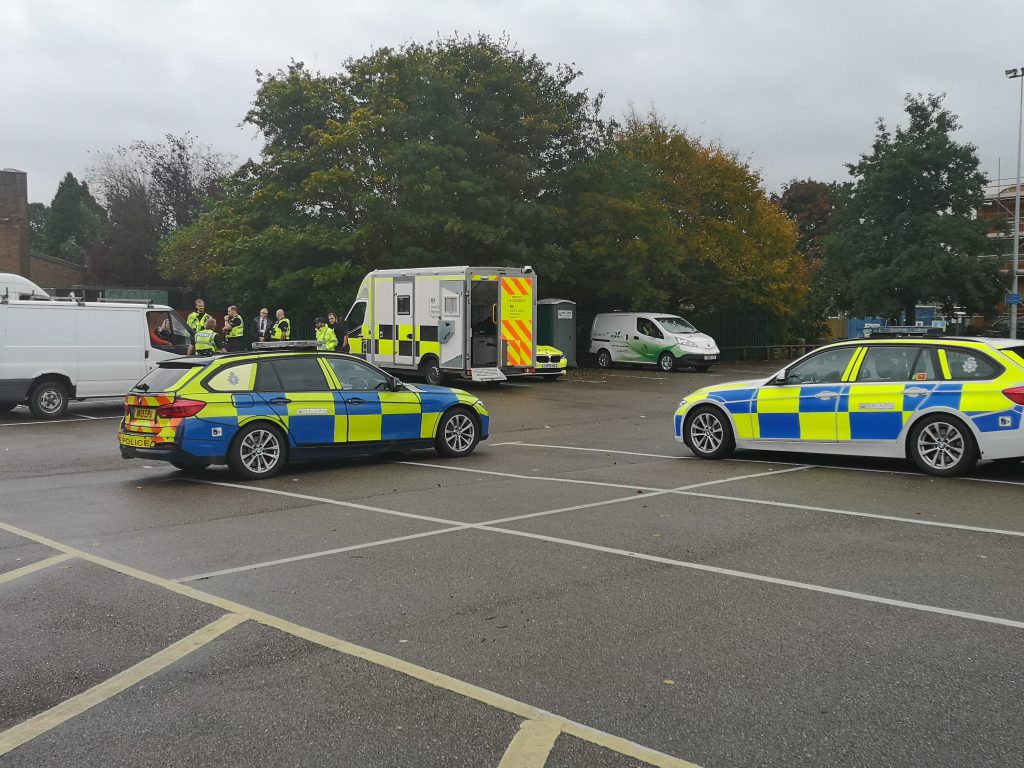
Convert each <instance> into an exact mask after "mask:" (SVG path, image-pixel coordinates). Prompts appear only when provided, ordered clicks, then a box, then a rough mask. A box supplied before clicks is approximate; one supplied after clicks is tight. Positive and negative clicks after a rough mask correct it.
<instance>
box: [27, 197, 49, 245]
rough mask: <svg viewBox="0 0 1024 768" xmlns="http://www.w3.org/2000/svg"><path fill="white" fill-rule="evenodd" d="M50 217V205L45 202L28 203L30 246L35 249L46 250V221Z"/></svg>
mask: <svg viewBox="0 0 1024 768" xmlns="http://www.w3.org/2000/svg"><path fill="white" fill-rule="evenodd" d="M49 218H50V206H48V205H46V204H45V203H29V204H28V230H29V240H28V247H29V248H31V249H32V250H33V251H39V252H41V253H43V252H45V251H46V223H47V221H48V220H49Z"/></svg>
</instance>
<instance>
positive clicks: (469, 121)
mask: <svg viewBox="0 0 1024 768" xmlns="http://www.w3.org/2000/svg"><path fill="white" fill-rule="evenodd" d="M579 74H580V73H579V72H578V71H576V70H574V69H572V68H570V67H566V66H554V67H553V66H551V65H548V64H546V63H544V62H542V61H540V60H539V59H538V58H537V57H536V56H529V55H527V54H525V53H524V52H522V51H520V50H517V49H515V48H513V47H512V46H511V45H510V44H509V43H508V41H507V40H505V39H500V40H493V39H491V38H489V37H487V36H483V35H481V36H478V37H475V38H448V39H443V40H438V41H436V42H433V43H429V44H426V45H424V44H419V43H410V44H408V45H406V46H404V47H402V48H399V49H391V48H382V49H379V50H377V51H374V52H373V53H371V54H370V55H368V56H365V57H362V58H359V59H352V60H349V61H348V62H346V64H345V67H344V70H343V71H342V72H341V73H339V74H337V75H320V74H316V73H312V72H310V71H309V70H307V69H306V67H305V66H304V65H303V64H301V63H292V65H291V66H289V67H288V68H287V69H286V70H284V71H279V72H277V73H275V74H273V75H269V76H262V75H261V76H260V86H259V90H258V92H257V94H256V98H255V100H254V103H253V107H252V109H251V110H250V112H249V114H248V115H247V117H246V121H247V122H248V123H250V124H252V125H253V126H255V127H256V128H257V129H258V130H259V131H260V132H261V133H262V134H263V136H264V137H265V138H266V146H265V148H264V150H263V155H262V157H261V159H260V161H259V162H251V163H248V164H246V165H245V166H243V168H242V169H240V171H239V172H238V173H237V174H235V176H234V177H233V178H232V179H231V181H230V183H229V184H228V189H227V196H226V198H225V199H224V200H223V201H222V202H219V203H217V204H215V205H213V206H211V207H210V208H209V209H208V210H207V211H206V212H204V214H203V215H202V217H201V218H200V221H199V222H197V223H196V224H195V225H193V227H192V228H190V229H192V230H193V231H191V232H185V231H183V232H180V233H177V234H176V235H175V236H174V237H171V238H169V239H168V240H167V242H166V243H165V245H164V247H163V249H162V256H161V261H162V265H163V269H164V273H165V274H166V275H168V276H173V279H175V280H179V281H180V280H190V281H193V282H197V281H198V280H199V279H204V278H206V279H215V280H216V281H219V284H221V285H224V286H226V285H231V286H242V287H243V290H244V293H245V294H246V295H251V296H254V297H255V296H257V295H262V294H266V293H267V292H268V291H269V292H270V293H271V295H273V296H277V297H279V298H280V300H281V301H285V302H288V303H290V304H291V305H293V306H294V305H295V302H297V301H302V300H303V299H304V298H305V297H306V295H307V294H308V290H307V289H308V284H309V281H310V280H312V281H316V280H318V279H319V278H318V277H317V276H318V275H320V274H329V275H331V276H332V279H334V278H336V277H338V275H339V274H341V272H342V271H344V272H345V274H346V275H351V276H352V277H346V279H347V280H348V283H347V284H346V286H345V289H344V292H345V293H346V295H350V294H351V291H352V290H354V288H355V284H354V283H355V279H356V278H355V276H356V275H358V274H361V273H363V272H365V271H366V270H367V269H373V268H382V267H395V266H407V267H412V266H424V265H439V264H453V263H498V264H527V263H528V264H532V265H533V266H535V267H536V268H537V269H539V270H546V271H547V272H554V271H557V270H558V269H560V268H562V267H563V265H564V263H565V251H564V240H565V230H564V224H565V209H564V207H563V203H562V199H561V191H562V189H563V187H564V180H565V178H566V177H567V175H568V173H569V172H570V170H571V169H572V168H573V167H574V166H575V165H576V164H577V163H578V162H579V161H580V160H582V159H584V158H586V157H588V156H589V155H590V154H591V153H592V152H593V151H594V148H595V147H596V145H597V143H598V142H599V140H600V122H599V121H598V119H597V113H598V109H599V99H591V98H590V97H589V96H588V95H587V94H586V92H580V91H575V90H573V88H572V87H573V85H574V83H575V81H576V79H577V78H578V77H579ZM206 260H212V261H216V262H219V265H218V266H217V267H216V268H212V269H211V268H210V267H208V266H206V265H205V264H204V263H203V262H204V261H206ZM339 263H340V264H345V265H348V269H347V271H346V270H339V267H338V265H339ZM296 274H302V275H304V276H305V279H306V284H305V286H303V285H302V284H297V283H296V281H295V279H294V275H296ZM289 286H294V288H289ZM292 291H295V292H297V293H293V292H292Z"/></svg>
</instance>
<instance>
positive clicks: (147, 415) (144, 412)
mask: <svg viewBox="0 0 1024 768" xmlns="http://www.w3.org/2000/svg"><path fill="white" fill-rule="evenodd" d="M135 418H136V419H141V420H142V421H156V408H136V409H135Z"/></svg>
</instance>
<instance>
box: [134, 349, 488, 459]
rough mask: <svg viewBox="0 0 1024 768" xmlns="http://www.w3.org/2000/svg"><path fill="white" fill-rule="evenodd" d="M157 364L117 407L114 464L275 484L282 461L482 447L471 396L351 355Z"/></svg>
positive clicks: (270, 355) (289, 352)
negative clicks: (204, 471) (207, 471)
mask: <svg viewBox="0 0 1024 768" xmlns="http://www.w3.org/2000/svg"><path fill="white" fill-rule="evenodd" d="M263 346H269V347H276V346H280V347H281V348H279V349H273V350H270V351H258V352H247V353H239V354H229V355H219V356H215V357H206V358H195V357H193V358H177V359H174V360H168V361H164V362H162V363H161V364H160V366H159V367H158V368H156V369H154V370H153V371H151V372H150V373H149V375H147V376H146V377H145V378H144V379H143V380H142V381H140V382H139V383H138V384H136V385H135V387H133V388H132V391H131V392H130V393H129V394H128V395H127V396H126V397H125V405H124V408H125V414H124V420H123V421H122V422H121V429H120V431H119V433H118V442H119V443H120V446H121V455H122V456H124V457H125V458H145V459H157V460H163V461H169V462H170V463H171V464H173V465H174V466H176V467H179V468H182V469H184V468H187V467H192V468H195V467H205V466H208V465H210V464H224V463H226V464H228V465H229V466H230V467H231V469H232V470H233V471H234V472H235V473H236V474H238V475H240V476H242V477H245V478H250V479H255V478H265V477H271V476H273V475H275V474H277V472H278V471H280V469H281V467H282V466H283V465H284V464H285V463H286V462H287V461H298V460H302V459H318V458H327V457H331V456H340V455H351V454H365V453H374V452H378V451H382V450H402V449H411V448H425V447H433V448H436V450H437V451H438V452H439V453H441V454H442V455H444V456H451V457H459V456H467V455H469V454H470V453H472V452H473V449H474V448H476V445H477V443H478V442H479V441H480V440H486V439H487V434H488V428H489V416H488V413H487V411H486V409H485V408H484V405H483V403H482V402H481V401H480V399H479V398H477V397H476V396H475V395H471V394H469V393H467V392H463V391H462V390H458V389H449V388H448V387H441V386H429V385H411V384H404V383H402V382H400V381H399V380H398V379H396V378H395V377H393V376H391V375H390V374H387V373H385V372H384V371H382V370H380V369H379V368H377V367H375V366H373V365H370V364H368V363H366V362H364V361H362V360H359V359H356V358H354V357H351V356H349V355H342V354H335V353H330V352H316V351H313V348H312V347H309V348H306V349H304V348H302V347H301V345H300V344H299V343H297V342H277V343H271V344H265V345H263Z"/></svg>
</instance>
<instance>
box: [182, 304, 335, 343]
mask: <svg viewBox="0 0 1024 768" xmlns="http://www.w3.org/2000/svg"><path fill="white" fill-rule="evenodd" d="M185 322H186V323H187V324H188V327H189V328H190V329H191V330H192V337H193V339H192V344H191V345H190V346H189V350H188V353H189V354H190V355H193V354H195V355H199V356H202V357H207V356H209V355H213V354H215V353H216V352H244V351H245V349H246V347H247V344H246V340H245V321H244V320H243V319H242V316H241V314H239V312H238V307H236V306H235V305H233V304H232V305H231V306H230V307H228V313H227V314H226V315H224V322H223V324H222V325H221V326H220V327H219V328H218V325H217V321H216V320H215V319H214V318H213V317H212V316H211V315H209V314H207V312H206V302H205V301H203V300H202V299H196V309H195V312H192V313H191V314H190V315H189V316H188V319H187V320H186V321H185ZM291 330H292V324H291V321H290V320H289V319H288V317H287V315H286V314H285V311H284V310H283V309H279V310H277V312H276V320H274V321H271V320H270V310H269V309H268V308H267V307H263V308H262V309H261V310H260V313H259V315H257V316H256V317H255V318H254V319H253V321H252V328H251V331H250V334H249V338H250V341H251V342H253V343H255V342H257V341H287V340H288V339H289V338H290V337H291ZM316 340H317V341H318V342H320V343H321V345H322V346H323V347H324V348H325V349H327V350H329V351H331V352H333V351H335V350H336V349H338V348H339V346H340V347H341V351H342V352H348V335H347V334H346V333H345V332H344V330H343V328H342V327H341V325H340V324H339V323H338V316H337V315H336V314H335V313H334V312H331V313H329V314H328V315H327V319H326V320H325V319H324V318H322V317H318V318H317V319H316Z"/></svg>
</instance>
